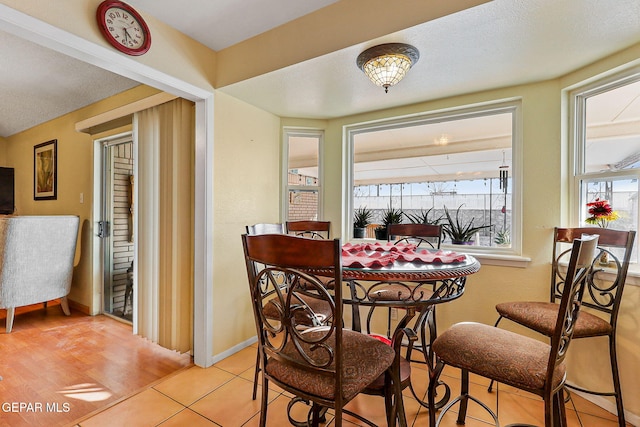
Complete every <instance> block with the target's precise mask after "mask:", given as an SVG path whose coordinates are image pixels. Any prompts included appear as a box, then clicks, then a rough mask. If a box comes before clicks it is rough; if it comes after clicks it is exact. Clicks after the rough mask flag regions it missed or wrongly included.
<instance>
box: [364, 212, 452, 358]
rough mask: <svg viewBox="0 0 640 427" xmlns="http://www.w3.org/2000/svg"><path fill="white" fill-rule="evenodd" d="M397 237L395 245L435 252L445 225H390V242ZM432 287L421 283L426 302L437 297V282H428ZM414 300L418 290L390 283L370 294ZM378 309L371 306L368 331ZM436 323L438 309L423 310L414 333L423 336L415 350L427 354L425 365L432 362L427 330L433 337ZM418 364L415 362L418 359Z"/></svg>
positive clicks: (438, 246) (389, 323)
mask: <svg viewBox="0 0 640 427" xmlns="http://www.w3.org/2000/svg"><path fill="white" fill-rule="evenodd" d="M392 237H393V238H394V239H395V241H394V244H395V245H397V244H402V243H405V244H414V245H416V247H417V248H419V247H421V245H423V247H424V246H427V247H429V248H431V249H440V242H441V240H442V226H440V225H432V224H389V226H388V241H390V239H391V238H392ZM427 284H428V285H430V286H429V287H430V288H431V289H428V287H425V286H424V285H425V284H424V283H422V284H420V290H419V292H420V296H421V298H423V299H429V298H431V297H432V296H433V292H434V289H433V288H434V286H435V285H436V284H437V282H435V281H433V282H428V283H427ZM413 297H414V288H413V287H411V286H407V285H406V284H404V283H403V284H389V285H387V286H384V287H375V288H372V292H370V294H369V298H370V299H371V300H372V301H378V300H380V301H382V300H384V301H389V300H390V299H392V300H398V301H407V300H410V299H412V298H413ZM374 309H375V306H372V307H371V310H369V314H368V316H367V329H369V325H370V323H371V317H372V314H373V310H374ZM435 322H436V320H435V306H434V305H429V306H425V307H422V308H420V311H419V315H418V316H417V318H416V320H415V323H414V326H413V330H414V332H415V333H416V334H419V336H420V342H419V343H418V344H416V345H415V349H416V350H419V351H421V352H422V353H423V355H424V357H425V362H428V344H427V343H428V342H431V341H430V340H429V341H428V340H427V339H426V336H427V334H426V329H427V328H429V331H430V332H429V335H430V336H432V335H433V334H435V331H436V323H435ZM390 332H391V308H389V309H388V311H387V335H389V334H390ZM433 337H434V338H435V335H433ZM414 361H415V360H414Z"/></svg>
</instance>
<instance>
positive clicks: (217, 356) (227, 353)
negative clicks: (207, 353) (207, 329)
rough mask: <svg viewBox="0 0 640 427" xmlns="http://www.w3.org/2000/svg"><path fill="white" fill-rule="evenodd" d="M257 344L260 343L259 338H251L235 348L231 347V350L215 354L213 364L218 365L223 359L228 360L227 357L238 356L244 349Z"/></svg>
mask: <svg viewBox="0 0 640 427" xmlns="http://www.w3.org/2000/svg"><path fill="white" fill-rule="evenodd" d="M256 342H258V337H257V336H255V337H252V338H249V339H248V340H246V341H243V342H241V343H240V344H236V345H234V346H233V347H231V348H230V349H228V350H225V351H223V352H222V353H219V354H215V355H214V356H213V363H218V362H219V361H221V360H222V359H224V358H227V357H229V356H231V355H233V354H236V353H237V352H239V351H240V350H243V349H245V348H247V347H249V346H250V345H252V344H254V343H256Z"/></svg>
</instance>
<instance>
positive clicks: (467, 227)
mask: <svg viewBox="0 0 640 427" xmlns="http://www.w3.org/2000/svg"><path fill="white" fill-rule="evenodd" d="M463 205H464V204H462V205H460V206H458V209H457V210H456V216H455V218H453V217H452V216H451V213H450V212H449V210H448V209H447V207H446V206H445V207H444V214H445V217H446V223H445V224H443V225H442V232H443V233H444V234H445V236H449V237H450V238H451V243H453V244H454V245H473V243H474V241H473V238H474V237H475V235H476V233H477V232H478V231H480V230H482V229H483V228H489V227H491V226H490V225H479V226H474V225H473V221H474V219H475V218H471V220H469V221H463V220H461V219H460V208H462V206H463Z"/></svg>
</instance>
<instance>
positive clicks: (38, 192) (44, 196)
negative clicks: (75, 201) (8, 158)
mask: <svg viewBox="0 0 640 427" xmlns="http://www.w3.org/2000/svg"><path fill="white" fill-rule="evenodd" d="M57 190H58V140H57V139H52V140H51V141H47V142H43V143H42V144H38V145H36V146H34V147H33V199H34V200H56V198H57V197H58V195H57Z"/></svg>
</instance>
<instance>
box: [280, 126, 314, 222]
mask: <svg viewBox="0 0 640 427" xmlns="http://www.w3.org/2000/svg"><path fill="white" fill-rule="evenodd" d="M292 137H305V138H318V185H315V186H311V185H289V139H290V138H292ZM323 148H324V131H322V130H320V129H301V128H291V127H285V128H283V131H282V164H283V168H282V177H281V182H282V194H281V197H280V212H281V215H280V216H281V219H282V222H283V223H284V222H286V221H288V219H289V218H288V216H289V190H316V191H317V192H318V221H321V220H322V219H323V212H324V209H323V200H324V194H323V188H324V179H323V175H324V172H323V171H324V168H323V152H324V149H323Z"/></svg>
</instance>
